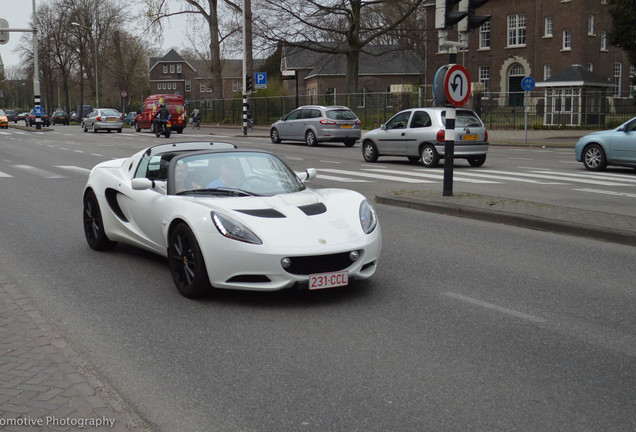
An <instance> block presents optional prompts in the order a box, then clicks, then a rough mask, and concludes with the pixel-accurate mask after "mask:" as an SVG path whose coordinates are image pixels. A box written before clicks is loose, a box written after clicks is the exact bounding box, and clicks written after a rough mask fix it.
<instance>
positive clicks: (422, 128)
mask: <svg viewBox="0 0 636 432" xmlns="http://www.w3.org/2000/svg"><path fill="white" fill-rule="evenodd" d="M436 135H437V128H434V127H433V121H432V119H431V116H430V114H429V113H428V112H426V111H425V110H416V111H414V112H413V115H412V116H411V122H410V123H409V127H408V129H407V130H406V137H405V138H406V140H405V144H406V153H407V154H408V155H410V156H420V149H419V145H420V144H421V143H422V142H435V140H436V138H437V137H436Z"/></svg>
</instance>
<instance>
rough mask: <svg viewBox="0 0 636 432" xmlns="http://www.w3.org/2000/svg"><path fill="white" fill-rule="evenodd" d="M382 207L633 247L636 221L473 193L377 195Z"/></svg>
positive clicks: (415, 191) (621, 216) (606, 214)
mask: <svg viewBox="0 0 636 432" xmlns="http://www.w3.org/2000/svg"><path fill="white" fill-rule="evenodd" d="M375 199H376V201H377V202H378V203H381V204H389V205H396V206H401V207H408V208H413V209H417V210H423V211H428V212H433V213H441V214H447V215H451V216H458V217H465V218H471V219H478V220H483V221H488V222H496V223H501V224H506V225H513V226H518V227H523V228H532V229H536V230H541V231H550V232H555V233H559V234H568V235H574V236H580V237H587V238H592V239H597V240H603V241H608V242H614V243H620V244H625V245H630V246H636V217H632V216H624V215H616V214H612V213H605V212H598V211H590V210H582V209H575V208H569V207H560V206H556V205H550V204H543V203H536V202H530V201H520V200H515V199H508V198H501V197H493V196H487V195H480V194H472V193H454V194H453V195H452V196H443V194H442V192H434V191H425V190H413V191H399V192H391V193H388V194H383V195H377V196H376V197H375Z"/></svg>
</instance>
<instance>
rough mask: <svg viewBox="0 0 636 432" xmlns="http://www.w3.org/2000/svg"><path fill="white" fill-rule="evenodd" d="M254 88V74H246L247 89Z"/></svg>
mask: <svg viewBox="0 0 636 432" xmlns="http://www.w3.org/2000/svg"><path fill="white" fill-rule="evenodd" d="M253 89H254V87H253V85H252V75H245V91H248V92H250V91H252V90H253Z"/></svg>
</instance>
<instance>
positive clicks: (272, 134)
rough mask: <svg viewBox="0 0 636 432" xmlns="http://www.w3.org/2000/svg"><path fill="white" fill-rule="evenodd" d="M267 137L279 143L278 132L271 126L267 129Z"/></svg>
mask: <svg viewBox="0 0 636 432" xmlns="http://www.w3.org/2000/svg"><path fill="white" fill-rule="evenodd" d="M269 137H270V139H271V140H272V142H273V143H274V144H280V135H279V134H278V129H276V128H272V130H271V131H269Z"/></svg>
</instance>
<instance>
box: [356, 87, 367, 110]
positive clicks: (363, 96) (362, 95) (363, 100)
mask: <svg viewBox="0 0 636 432" xmlns="http://www.w3.org/2000/svg"><path fill="white" fill-rule="evenodd" d="M366 96H367V89H366V88H363V89H362V93H360V94H359V96H358V105H357V106H358V108H364V104H365V103H366Z"/></svg>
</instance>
